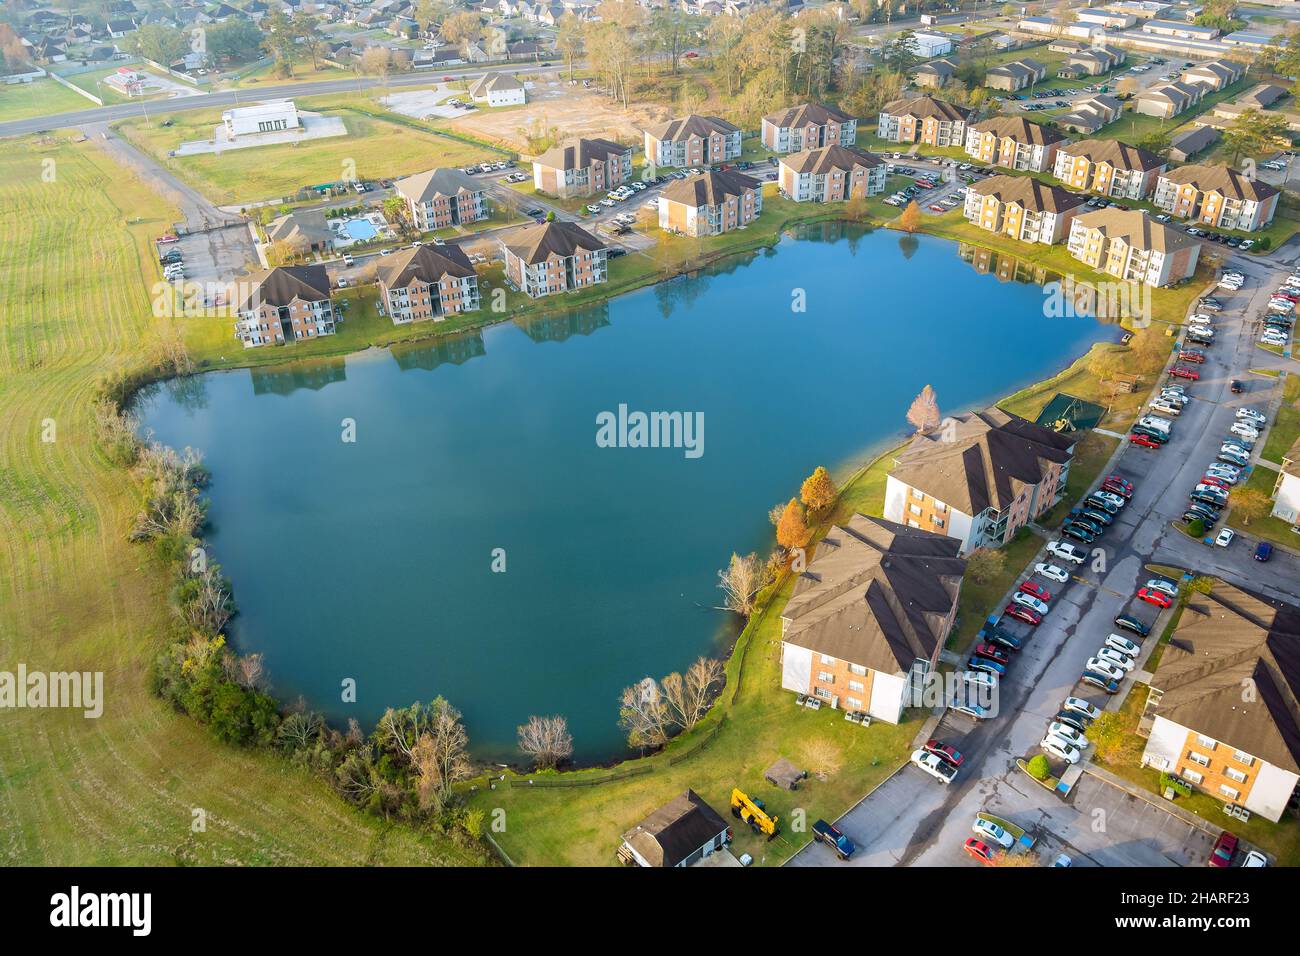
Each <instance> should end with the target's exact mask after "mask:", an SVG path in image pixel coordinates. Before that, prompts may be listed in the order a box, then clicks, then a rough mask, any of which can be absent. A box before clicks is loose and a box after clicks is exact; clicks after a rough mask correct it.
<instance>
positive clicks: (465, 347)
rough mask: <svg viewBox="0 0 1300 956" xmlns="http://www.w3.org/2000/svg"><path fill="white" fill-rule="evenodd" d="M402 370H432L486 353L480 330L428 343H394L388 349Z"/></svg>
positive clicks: (462, 363)
mask: <svg viewBox="0 0 1300 956" xmlns="http://www.w3.org/2000/svg"><path fill="white" fill-rule="evenodd" d="M389 351H390V352H392V353H393V360H394V361H395V362H397V367H398V368H400V369H401V370H402V371H403V372H409V371H411V370H412V369H420V370H421V371H425V372H432V371H433V370H434V369H436V368H437V367H438V366H440V365H464V364H465V363H466V362H468V361H469V360H470V359H476V358H478V357H479V356H481V355H486V354H487V347H486V346H485V345H484V344H483V333H482V332H465V333H463V334H459V335H453V336H450V337H448V338H445V339H442V340H440V341H439V342H437V343H435V344H433V345H428V344H422V345H395V346H393V347H392V348H390V349H389Z"/></svg>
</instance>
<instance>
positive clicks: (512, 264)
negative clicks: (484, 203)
mask: <svg viewBox="0 0 1300 956" xmlns="http://www.w3.org/2000/svg"><path fill="white" fill-rule="evenodd" d="M500 248H501V259H502V261H503V262H504V263H505V268H506V280H507V281H508V282H510V284H511V285H513V286H514V287H515V288H516V289H518V290H520V291H521V292H523V293H525V294H527V295H530V296H532V297H533V298H540V297H541V296H545V295H554V294H556V293H557V292H569V291H572V290H575V289H582V288H585V287H587V286H591V285H596V284H597V283H601V282H604V281H605V280H606V279H607V278H609V261H608V259H609V256H608V247H607V246H606V245H605V244H604V243H603V242H601V241H600V240H599V239H597V238H596V237H595V236H593V235H592V234H591V233H589V232H587V231H586V230H585V229H582V228H581V227H580V226H577V225H574V224H573V223H571V222H543V223H537V224H536V225H531V226H521V227H519V228H518V229H512V230H510V231H509V232H507V233H506V234H505V235H504V236H503V237H502V238H501V240H500Z"/></svg>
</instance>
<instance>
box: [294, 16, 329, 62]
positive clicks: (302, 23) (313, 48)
mask: <svg viewBox="0 0 1300 956" xmlns="http://www.w3.org/2000/svg"><path fill="white" fill-rule="evenodd" d="M290 26H291V28H292V30H293V34H294V40H295V41H296V42H297V43H299V44H300V45H301V47H302V49H303V50H304V51H305V52H306V53H307V55H308V56H309V57H311V68H312V69H313V70H319V69H320V57H321V54H322V53H324V52H325V34H323V33H321V29H320V22H319V21H318V20H317V19H316V17H315V16H314V15H312V14H310V13H308V12H307V11H306V10H300V11H299V12H298V13H295V14H294V15H293V18H292V20H291V21H290Z"/></svg>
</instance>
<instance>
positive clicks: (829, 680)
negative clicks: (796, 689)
mask: <svg viewBox="0 0 1300 956" xmlns="http://www.w3.org/2000/svg"><path fill="white" fill-rule="evenodd" d="M817 679H818V680H819V681H821V682H822V683H823V684H834V683H835V675H834V674H832V673H831V672H830V671H818V672H817Z"/></svg>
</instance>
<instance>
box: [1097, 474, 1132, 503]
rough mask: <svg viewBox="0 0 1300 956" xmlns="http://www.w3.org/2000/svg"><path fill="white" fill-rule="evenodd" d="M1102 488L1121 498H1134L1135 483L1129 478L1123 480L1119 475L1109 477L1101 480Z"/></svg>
mask: <svg viewBox="0 0 1300 956" xmlns="http://www.w3.org/2000/svg"><path fill="white" fill-rule="evenodd" d="M1101 487H1102V488H1103V489H1104V490H1106V491H1109V492H1111V493H1112V494H1116V495H1119V496H1120V497H1121V498H1132V497H1133V482H1131V481H1129V480H1128V479H1127V478H1121V477H1120V476H1119V475H1107V476H1106V477H1105V478H1103V479H1102V480H1101Z"/></svg>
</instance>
